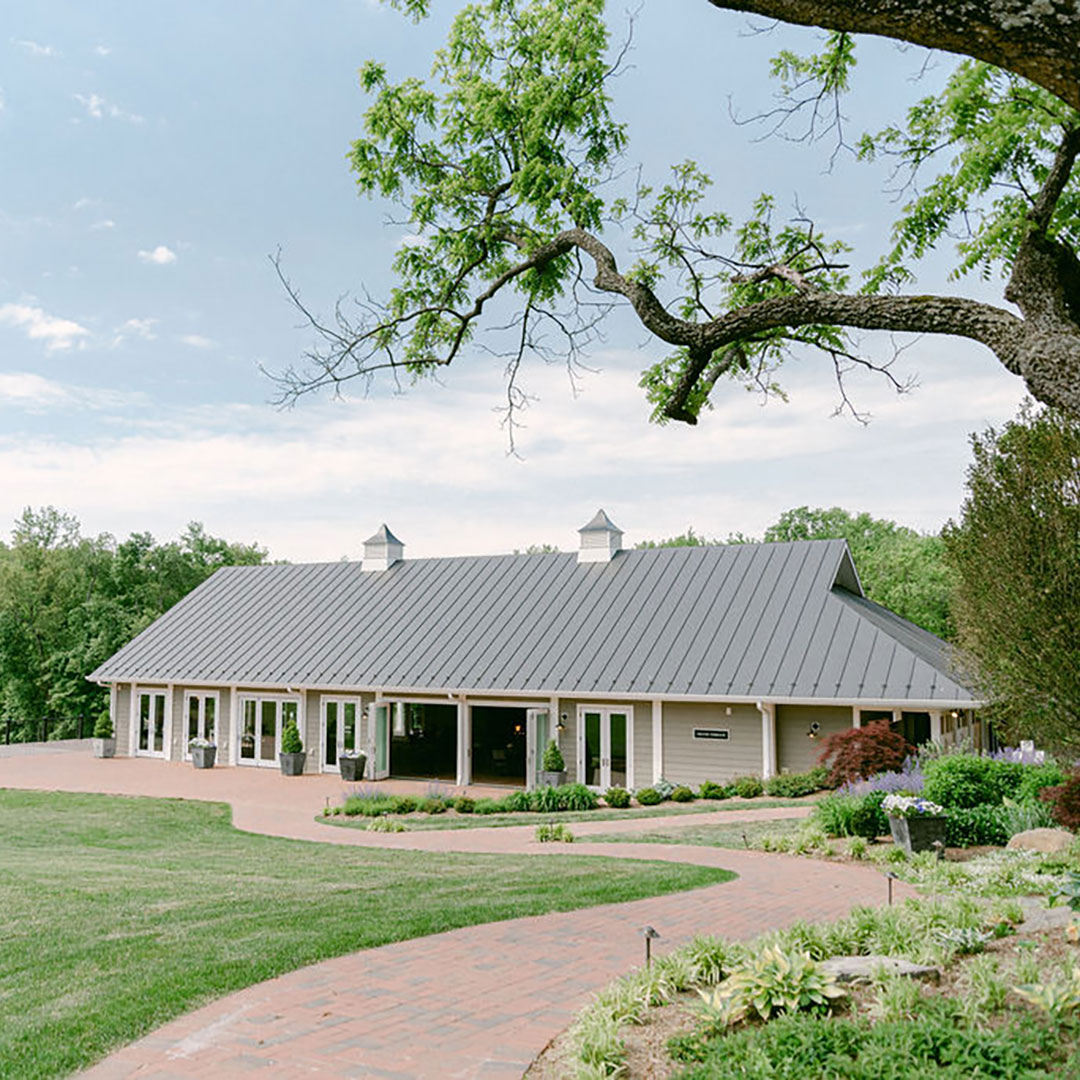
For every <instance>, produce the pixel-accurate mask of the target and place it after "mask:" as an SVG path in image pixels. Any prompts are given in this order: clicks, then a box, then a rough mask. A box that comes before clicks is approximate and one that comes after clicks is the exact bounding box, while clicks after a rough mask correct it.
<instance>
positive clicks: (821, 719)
mask: <svg viewBox="0 0 1080 1080" xmlns="http://www.w3.org/2000/svg"><path fill="white" fill-rule="evenodd" d="M812 723H817V724H819V725H820V729H819V731H818V733H817V736H816V738H813V739H811V738H810V735H809V732H810V725H811V724H812ZM851 726H852V712H851V709H850V708H848V707H847V706H843V705H777V706H776V765H777V768H778V769H779V770H780V772H782V773H784V772H793V773H801V772H807V771H808V770H809V769H812V768H813V767H814V766H815V765H816V764H817V763H818V755H819V754H820V753H821V746H822V742H823V741H824V739H825V736H826V735H832V734H833V733H834V732H837V731H847V730H848V728H850V727H851Z"/></svg>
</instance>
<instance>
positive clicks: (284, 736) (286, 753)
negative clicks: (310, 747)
mask: <svg viewBox="0 0 1080 1080" xmlns="http://www.w3.org/2000/svg"><path fill="white" fill-rule="evenodd" d="M306 757H307V754H306V753H304V744H303V743H302V742H301V741H300V729H299V728H298V727H297V726H296V721H295V720H287V721H286V722H285V727H284V729H283V730H282V732H281V753H280V754H278V760H279V761H280V762H281V772H282V775H284V776H299V775H300V774H301V773H302V772H303V771H304V759H305V758H306Z"/></svg>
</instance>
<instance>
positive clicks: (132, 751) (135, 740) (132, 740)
mask: <svg viewBox="0 0 1080 1080" xmlns="http://www.w3.org/2000/svg"><path fill="white" fill-rule="evenodd" d="M138 690H139V684H138V683H132V684H131V686H129V687H128V693H129V694H130V695H131V697H130V698H129V699H128V754H129V756H130V757H135V755H136V754H137V753H138V752H139V714H138V711H137V710H138V706H137V704H136V703H137V702H138V700H139V694H138Z"/></svg>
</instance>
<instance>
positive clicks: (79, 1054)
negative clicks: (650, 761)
mask: <svg viewBox="0 0 1080 1080" xmlns="http://www.w3.org/2000/svg"><path fill="white" fill-rule="evenodd" d="M0 823H2V828H0V1077H4V1078H5V1080H13V1078H24V1077H25V1078H29V1077H35V1078H36V1077H56V1076H63V1075H67V1074H69V1073H71V1072H72V1071H74V1070H76V1069H78V1068H80V1067H83V1066H86V1065H88V1064H90V1063H91V1062H93V1061H95V1060H96V1059H98V1058H100V1057H101V1056H102V1055H104V1054H105V1053H106V1052H108V1051H109V1050H111V1049H114V1048H116V1047H118V1046H121V1045H123V1044H125V1043H128V1042H130V1041H131V1040H133V1039H135V1038H137V1037H138V1036H140V1035H142V1034H144V1033H145V1032H147V1031H149V1030H151V1029H152V1028H155V1027H157V1026H158V1025H160V1024H162V1023H164V1022H165V1021H167V1020H169V1019H171V1018H172V1017H175V1016H177V1015H179V1014H180V1013H183V1012H187V1011H188V1010H190V1009H192V1008H194V1007H196V1006H198V1005H200V1004H202V1003H205V1002H206V1001H209V1000H211V999H213V998H215V997H219V996H221V995H222V994H225V993H228V992H230V991H232V990H237V989H240V988H241V987H244V986H249V985H251V984H252V983H255V982H259V981H260V980H262V979H267V978H270V977H271V976H274V975H278V974H280V973H282V972H285V971H290V970H293V969H295V968H298V967H301V966H303V965H305V964H310V963H313V962H315V961H318V960H323V959H326V958H327V957H331V956H339V955H341V954H343V953H348V952H352V951H354V950H357V949H364V948H370V947H372V946H376V945H383V944H386V943H387V942H392V941H400V940H403V939H405V938H412V937H417V936H420V935H424V934H433V933H438V932H440V931H443V930H448V929H452V928H454V927H459V926H467V925H472V924H476V923H483V922H490V921H495V920H499V919H510V918H516V917H518V916H523V915H535V914H540V913H543V912H547V911H565V910H569V909H572V908H578V907H585V906H588V905H591V904H599V903H610V902H617V901H622V900H632V899H638V898H640V897H644V896H655V895H659V894H662V893H667V892H673V891H677V890H681V889H690V888H695V887H697V886H701V885H707V884H712V883H715V882H720V881H728V880H731V879H732V878H733V877H734V875H733V874H731V873H730V872H728V871H723V870H712V869H709V868H705V867H695V866H683V865H678V864H667V863H651V862H640V861H626V862H623V861H621V860H615V859H597V858H589V857H587V856H573V855H570V856H562V857H560V858H559V861H558V863H557V864H556V863H552V862H551V861H549V859H547V858H543V857H537V856H520V857H518V856H494V855H460V854H445V855H443V854H433V853H427V852H410V851H379V850H371V849H366V848H364V849H358V848H352V847H335V846H328V845H325V844H316V843H308V842H304V841H295V840H283V839H278V838H275V837H267V836H255V835H251V834H249V833H242V832H238V831H237V830H235V829H233V827H232V825H231V824H230V820H229V811H228V808H227V807H225V806H222V805H219V804H208V803H197V802H183V801H176V800H164V799H125V798H116V797H110V796H104V795H69V794H55V793H41V792H17V791H5V790H0ZM447 992H448V993H450V994H451V995H452V994H453V973H452V972H448V973H447Z"/></svg>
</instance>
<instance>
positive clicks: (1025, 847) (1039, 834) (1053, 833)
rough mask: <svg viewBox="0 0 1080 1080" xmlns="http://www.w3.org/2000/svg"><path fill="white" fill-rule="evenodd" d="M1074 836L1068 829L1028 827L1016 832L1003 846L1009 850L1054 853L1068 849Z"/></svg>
mask: <svg viewBox="0 0 1080 1080" xmlns="http://www.w3.org/2000/svg"><path fill="white" fill-rule="evenodd" d="M1074 839H1075V837H1074V836H1073V834H1072V833H1071V832H1069V830H1068V829H1028V830H1027V832H1018V833H1017V834H1016V835H1015V836H1013V837H1012V838H1011V839H1010V840H1009V842H1008V844H1006V845H1005V846H1006V847H1007V848H1008V849H1009V850H1010V851H1042V852H1045V853H1047V854H1056V853H1057V852H1059V851H1068V849H1069V847H1070V846H1071V845H1072V842H1073V840H1074Z"/></svg>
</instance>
